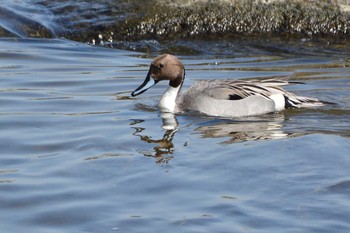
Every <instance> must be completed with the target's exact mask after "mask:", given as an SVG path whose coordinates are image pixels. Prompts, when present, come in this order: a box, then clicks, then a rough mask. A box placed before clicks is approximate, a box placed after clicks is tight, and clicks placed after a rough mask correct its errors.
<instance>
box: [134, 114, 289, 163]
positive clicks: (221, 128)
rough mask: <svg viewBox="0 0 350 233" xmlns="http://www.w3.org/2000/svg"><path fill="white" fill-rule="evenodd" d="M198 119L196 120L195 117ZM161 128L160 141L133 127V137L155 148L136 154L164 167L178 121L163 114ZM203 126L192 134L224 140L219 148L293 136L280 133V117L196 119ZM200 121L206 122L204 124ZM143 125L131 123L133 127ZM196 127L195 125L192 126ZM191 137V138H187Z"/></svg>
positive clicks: (281, 122) (169, 154)
mask: <svg viewBox="0 0 350 233" xmlns="http://www.w3.org/2000/svg"><path fill="white" fill-rule="evenodd" d="M196 117H199V116H196ZM161 118H162V122H163V125H162V128H163V129H165V130H166V131H165V133H164V135H163V137H162V138H161V139H152V137H150V136H148V135H142V132H143V131H144V130H145V128H142V127H134V129H135V130H136V131H135V133H134V135H135V136H138V137H139V138H140V139H141V140H142V141H144V142H147V143H152V144H156V146H155V147H153V150H151V151H139V152H140V153H142V154H144V155H145V156H150V157H154V158H155V159H156V162H157V163H166V162H168V161H169V160H171V159H172V158H173V156H172V154H173V152H174V151H175V146H174V144H173V139H174V136H175V134H176V132H177V131H178V127H179V126H178V121H177V119H176V116H175V115H173V114H171V113H162V114H161ZM198 119H199V124H201V125H202V126H200V127H197V128H195V129H194V132H196V133H197V134H200V135H201V136H202V137H204V138H224V141H222V144H232V143H239V142H245V141H255V140H272V139H281V138H286V137H290V136H293V135H292V134H289V133H286V132H284V131H283V123H284V121H285V118H284V115H283V114H269V115H265V116H262V117H246V118H244V119H215V118H211V117H208V118H201V117H199V118H198ZM203 119H204V120H205V121H204V122H203ZM141 122H143V120H140V121H136V120H135V121H134V123H133V125H136V124H138V123H141ZM192 125H195V124H192ZM189 136H190V135H189Z"/></svg>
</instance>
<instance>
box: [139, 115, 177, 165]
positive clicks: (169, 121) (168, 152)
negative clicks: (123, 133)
mask: <svg viewBox="0 0 350 233" xmlns="http://www.w3.org/2000/svg"><path fill="white" fill-rule="evenodd" d="M161 118H162V121H163V125H162V128H163V129H165V130H166V131H165V133H164V135H163V138H161V139H152V138H151V137H150V136H147V135H141V132H142V131H144V130H145V128H141V127H134V129H136V131H135V133H134V135H135V136H139V137H140V139H141V141H144V142H147V143H152V144H157V146H155V147H153V151H141V153H142V154H144V155H145V156H149V157H154V158H155V159H156V163H166V162H168V161H169V160H171V159H172V158H173V156H172V154H173V152H174V150H175V147H174V144H173V142H172V141H173V138H174V136H175V133H176V132H177V131H178V122H177V119H176V117H175V116H174V115H173V114H171V113H162V114H161ZM137 123H140V121H136V120H135V121H134V123H133V124H134V125H135V124H137Z"/></svg>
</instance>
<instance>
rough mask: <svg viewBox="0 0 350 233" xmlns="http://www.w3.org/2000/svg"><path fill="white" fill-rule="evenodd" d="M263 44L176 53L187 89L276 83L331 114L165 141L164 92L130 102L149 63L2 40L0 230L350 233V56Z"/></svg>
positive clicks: (219, 124) (191, 125)
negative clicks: (221, 82) (205, 82)
mask: <svg viewBox="0 0 350 233" xmlns="http://www.w3.org/2000/svg"><path fill="white" fill-rule="evenodd" d="M267 47H268V46H267ZM267 47H266V46H265V47H256V46H251V47H249V46H247V48H248V49H249V51H250V52H251V53H244V52H243V50H242V51H236V50H235V51H236V52H233V53H231V54H228V53H227V52H226V53H225V52H222V53H221V52H220V51H216V52H211V53H206V54H205V53H204V54H203V53H202V54H199V55H196V54H192V55H182V56H180V58H181V59H182V60H183V62H184V64H185V66H186V67H187V75H188V79H187V80H186V84H185V85H184V88H187V87H188V86H189V85H190V84H191V83H192V82H194V81H195V80H199V79H214V78H219V79H220V78H232V79H237V78H268V77H276V76H281V77H289V78H292V79H293V80H298V81H301V82H305V84H304V85H293V86H289V87H288V90H290V91H293V92H295V93H297V94H300V95H305V96H312V97H317V98H320V99H323V100H328V101H331V102H334V103H337V104H336V105H329V106H326V107H323V108H319V109H311V110H302V109H297V110H288V111H284V112H281V113H274V114H267V115H264V116H259V117H249V118H240V119H220V118H213V117H206V116H201V115H195V114H186V115H179V116H176V119H170V123H174V122H177V123H178V125H177V126H176V129H175V130H166V129H163V128H164V125H165V124H166V123H167V122H165V123H164V122H163V121H162V119H161V116H160V113H159V112H158V110H157V100H158V98H159V96H160V95H161V94H162V92H163V91H164V88H165V87H166V83H164V84H159V85H157V86H155V87H154V88H152V89H150V90H149V91H148V92H146V93H144V94H143V95H141V96H138V97H137V98H131V97H130V92H131V91H132V90H134V89H135V88H136V87H137V86H138V85H139V84H140V83H141V82H142V81H143V78H144V77H145V75H146V74H147V70H148V65H149V63H150V59H151V57H153V56H154V55H156V54H155V53H154V54H145V53H141V52H138V53H137V52H130V51H124V50H117V49H107V48H101V47H92V46H88V45H85V44H80V43H76V42H72V41H68V40H61V39H53V40H51V39H1V40H0V61H1V62H0V106H1V110H0V128H1V133H0V148H1V154H0V209H1V211H0V221H1V224H0V231H1V232H36V233H38V232H137V233H139V232H281V231H283V232H317V233H319V232H348V231H349V230H350V223H349V221H348V218H349V215H350V211H349V210H350V208H349V207H350V202H349V190H350V172H349V166H350V157H349V150H350V143H349V142H350V141H349V136H350V120H349V119H350V98H349V90H350V77H349V60H348V58H347V56H348V54H347V53H344V52H342V51H343V50H327V49H325V48H324V47H322V46H319V47H313V46H310V47H308V46H305V47H304V53H302V52H301V51H302V49H301V50H299V52H295V53H291V52H290V49H289V47H280V50H278V51H276V52H273V51H271V50H269V49H266V48H267ZM252 51H256V53H253V52H252ZM293 51H298V50H293ZM167 119H168V120H169V118H167ZM172 120H174V121H172ZM168 123H169V122H168ZM162 127H163V128H162Z"/></svg>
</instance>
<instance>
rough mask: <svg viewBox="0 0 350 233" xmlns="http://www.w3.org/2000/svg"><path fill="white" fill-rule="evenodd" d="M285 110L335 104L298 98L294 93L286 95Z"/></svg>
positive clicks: (303, 97) (309, 98)
mask: <svg viewBox="0 0 350 233" xmlns="http://www.w3.org/2000/svg"><path fill="white" fill-rule="evenodd" d="M284 98H285V108H286V109H287V108H315V107H321V106H325V105H328V104H335V103H332V102H327V101H322V100H319V99H317V98H312V97H305V96H297V95H294V94H292V93H288V94H287V95H284Z"/></svg>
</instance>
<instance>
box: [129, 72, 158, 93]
mask: <svg viewBox="0 0 350 233" xmlns="http://www.w3.org/2000/svg"><path fill="white" fill-rule="evenodd" d="M155 84H157V81H155V80H154V79H153V78H151V75H147V77H146V79H145V81H143V83H142V84H141V86H139V87H138V88H136V90H135V91H133V92H132V93H131V95H132V96H137V95H140V94H142V93H144V92H145V91H147V90H148V89H149V88H151V87H152V86H154V85H155Z"/></svg>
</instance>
